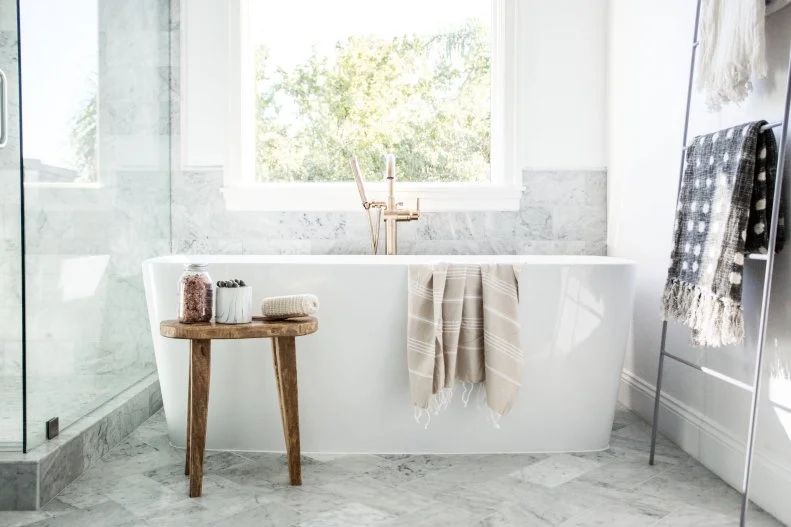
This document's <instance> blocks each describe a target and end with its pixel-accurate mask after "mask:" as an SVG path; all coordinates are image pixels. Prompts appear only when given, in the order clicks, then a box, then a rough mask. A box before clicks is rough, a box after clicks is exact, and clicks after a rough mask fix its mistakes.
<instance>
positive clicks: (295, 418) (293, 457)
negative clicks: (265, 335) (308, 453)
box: [273, 337, 302, 485]
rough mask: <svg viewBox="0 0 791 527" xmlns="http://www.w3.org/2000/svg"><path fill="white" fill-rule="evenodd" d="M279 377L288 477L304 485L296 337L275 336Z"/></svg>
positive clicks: (293, 481) (275, 352) (275, 357)
mask: <svg viewBox="0 0 791 527" xmlns="http://www.w3.org/2000/svg"><path fill="white" fill-rule="evenodd" d="M273 351H274V354H273V355H274V363H275V377H276V379H277V385H278V396H279V398H280V413H281V417H282V419H283V435H284V436H285V439H286V452H287V455H288V476H289V479H290V480H291V484H292V485H302V464H301V461H300V455H301V454H300V447H299V398H298V395H297V353H296V345H295V342H294V337H279V338H275V339H273Z"/></svg>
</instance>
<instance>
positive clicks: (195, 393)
mask: <svg viewBox="0 0 791 527" xmlns="http://www.w3.org/2000/svg"><path fill="white" fill-rule="evenodd" d="M191 348H192V365H191V368H190V370H191V379H192V382H191V383H190V402H191V404H190V406H191V408H190V410H191V412H190V413H191V415H192V418H191V419H190V439H189V442H190V458H189V464H190V466H189V471H190V474H189V476H190V498H197V497H198V496H200V495H201V488H202V486H203V455H204V452H205V450H206V423H207V419H206V418H207V415H208V413H209V377H210V372H211V340H206V339H194V340H193V341H192V346H191Z"/></svg>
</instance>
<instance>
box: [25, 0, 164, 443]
mask: <svg viewBox="0 0 791 527" xmlns="http://www.w3.org/2000/svg"><path fill="white" fill-rule="evenodd" d="M169 15H170V10H169V2H168V1H165V0H142V1H141V0H135V1H129V0H61V1H58V2H53V1H52V0H25V1H24V2H22V5H21V11H20V24H21V35H20V36H21V48H22V52H23V55H22V68H21V69H22V100H23V107H22V122H23V144H24V148H23V161H24V182H25V200H24V211H25V226H26V229H25V252H26V258H25V263H26V273H25V274H26V282H25V283H26V295H25V307H26V311H25V313H26V322H27V323H26V369H27V377H26V378H27V399H26V406H27V414H28V415H27V424H26V428H27V433H28V443H27V447H28V449H30V448H34V447H35V446H36V445H38V444H40V443H41V442H42V441H44V440H45V430H46V428H45V423H46V421H48V420H49V419H52V418H55V417H57V418H58V419H59V424H60V428H61V430H62V429H63V428H65V427H67V426H69V425H70V424H72V423H73V422H74V421H75V420H77V419H79V418H80V417H82V416H84V415H85V414H86V413H88V412H90V411H92V410H94V409H95V408H97V407H98V406H100V405H102V404H103V403H105V402H107V401H108V400H110V399H112V398H113V397H115V396H116V395H118V394H119V393H120V392H122V391H123V390H125V389H127V388H129V387H130V386H131V385H133V384H134V383H136V382H138V381H140V380H141V379H143V378H145V377H146V376H148V375H150V374H151V373H153V372H154V371H155V365H154V355H153V350H152V344H151V336H150V333H149V325H148V320H147V314H146V303H145V297H144V293H143V282H142V278H141V262H142V261H143V260H144V259H146V258H149V257H152V256H156V255H161V254H168V253H169V252H170V87H169V79H170V68H169V66H170V63H169V61H170V34H169Z"/></svg>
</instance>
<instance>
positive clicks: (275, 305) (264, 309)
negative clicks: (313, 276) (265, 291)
mask: <svg viewBox="0 0 791 527" xmlns="http://www.w3.org/2000/svg"><path fill="white" fill-rule="evenodd" d="M318 310H319V299H318V298H317V297H316V295H287V296H273V297H270V298H264V299H263V300H262V301H261V314H262V315H264V318H265V319H267V320H285V319H288V318H296V317H307V316H310V315H313V314H315V313H316V311H318Z"/></svg>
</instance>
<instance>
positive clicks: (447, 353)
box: [407, 263, 524, 426]
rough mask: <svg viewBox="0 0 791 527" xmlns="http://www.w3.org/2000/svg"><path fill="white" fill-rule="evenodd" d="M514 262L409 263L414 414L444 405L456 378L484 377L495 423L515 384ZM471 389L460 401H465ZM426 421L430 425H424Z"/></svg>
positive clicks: (518, 373) (520, 363)
mask: <svg viewBox="0 0 791 527" xmlns="http://www.w3.org/2000/svg"><path fill="white" fill-rule="evenodd" d="M519 269H520V267H519V266H515V265H505V264H481V265H468V264H448V263H435V264H429V265H411V266H409V301H408V321H407V364H408V367H409V382H410V390H411V393H412V402H413V404H414V405H415V417H416V419H418V420H420V417H421V415H424V414H425V415H426V416H427V419H428V420H430V413H429V411H430V410H433V411H435V413H436V412H438V411H439V410H442V409H444V408H445V407H447V405H448V404H449V403H450V400H451V397H452V395H453V388H454V379H459V380H460V381H463V382H465V383H471V386H472V385H474V384H477V383H483V389H484V391H485V395H486V402H487V405H488V407H489V409H490V410H491V415H492V421H493V423H494V424H495V425H497V422H498V421H499V419H500V417H502V416H503V415H505V414H507V413H508V412H509V410H510V409H511V407H512V406H513V404H514V401H515V400H516V396H517V394H518V392H519V387H520V385H521V379H522V371H523V368H524V356H523V352H522V347H521V343H520V326H519V314H518V308H519V293H518V291H519ZM470 392H471V389H470V390H469V391H468V390H465V392H464V393H463V394H462V399H463V401H464V403H465V405H466V403H467V399H468V398H469V395H470ZM426 426H428V423H426Z"/></svg>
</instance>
